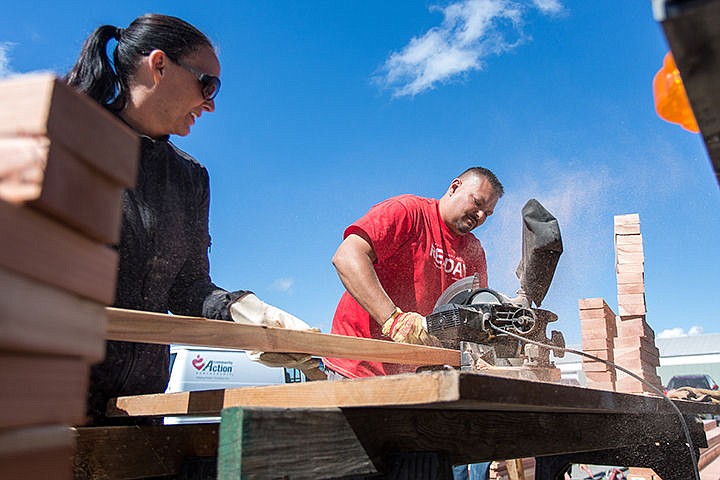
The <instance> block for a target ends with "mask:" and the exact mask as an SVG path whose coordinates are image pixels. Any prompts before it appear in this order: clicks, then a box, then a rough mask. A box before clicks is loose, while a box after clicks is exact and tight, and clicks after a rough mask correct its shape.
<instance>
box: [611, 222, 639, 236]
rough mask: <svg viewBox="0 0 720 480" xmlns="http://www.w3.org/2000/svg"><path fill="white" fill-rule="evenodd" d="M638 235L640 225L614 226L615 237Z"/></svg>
mask: <svg viewBox="0 0 720 480" xmlns="http://www.w3.org/2000/svg"><path fill="white" fill-rule="evenodd" d="M639 233H640V224H639V223H636V224H627V225H615V235H637V234H639Z"/></svg>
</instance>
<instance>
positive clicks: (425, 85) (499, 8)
mask: <svg viewBox="0 0 720 480" xmlns="http://www.w3.org/2000/svg"><path fill="white" fill-rule="evenodd" d="M531 4H532V7H534V8H537V9H538V10H540V12H542V13H544V14H549V13H557V12H559V11H560V10H561V9H562V5H560V3H559V1H558V0H533V1H532V2H531ZM432 9H433V10H440V11H442V13H443V17H444V18H443V21H442V23H441V25H440V26H438V27H433V28H431V29H430V30H428V31H427V32H426V33H425V34H424V35H422V36H419V37H414V38H412V39H411V40H410V43H408V45H406V46H405V47H404V48H403V49H402V50H400V51H399V52H393V53H392V54H391V55H390V58H388V59H387V60H386V61H385V64H384V65H383V67H382V69H381V74H380V75H378V77H376V80H377V82H378V83H380V84H381V85H383V86H385V87H388V88H391V89H393V91H394V93H393V96H396V97H399V96H405V95H416V94H418V93H422V92H424V91H426V90H428V89H431V88H434V87H435V85H437V84H438V83H443V82H447V81H449V80H451V79H453V78H456V77H457V76H458V75H460V74H463V73H466V72H470V71H473V70H480V69H482V68H483V63H482V59H483V58H485V57H488V56H490V55H492V54H500V53H503V52H506V51H509V50H512V49H513V48H515V47H517V46H518V45H520V44H521V43H522V42H523V41H524V40H525V36H524V34H523V32H522V23H523V18H522V17H523V14H524V13H525V12H526V11H527V5H525V4H522V3H520V2H517V1H512V0H462V1H458V2H455V3H452V4H450V5H448V6H446V7H444V8H440V7H432ZM508 26H509V27H510V28H507V27H508ZM511 37H512V38H511Z"/></svg>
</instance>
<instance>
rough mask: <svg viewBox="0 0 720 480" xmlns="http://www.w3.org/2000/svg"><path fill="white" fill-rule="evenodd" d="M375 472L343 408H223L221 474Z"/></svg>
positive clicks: (257, 476)
mask: <svg viewBox="0 0 720 480" xmlns="http://www.w3.org/2000/svg"><path fill="white" fill-rule="evenodd" d="M309 458H312V461H308V460H309ZM280 472H281V475H279V474H280ZM374 473H377V469H376V468H375V465H374V464H373V462H372V461H371V460H370V458H369V457H368V455H367V453H366V452H365V449H364V448H363V446H362V445H361V444H360V442H359V441H358V439H357V437H356V436H355V433H354V432H353V430H352V428H351V427H350V425H349V424H348V422H347V420H346V419H345V417H344V415H343V413H342V411H341V410H340V409H328V410H319V409H311V410H285V409H275V410H268V409H253V408H230V409H227V410H224V411H223V413H222V422H221V426H220V445H219V447H218V480H222V479H238V478H243V479H248V480H251V479H265V478H274V477H283V478H293V479H298V480H304V479H307V480H315V479H322V478H341V477H346V476H353V475H371V474H374Z"/></svg>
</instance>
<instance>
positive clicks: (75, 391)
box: [0, 74, 139, 480]
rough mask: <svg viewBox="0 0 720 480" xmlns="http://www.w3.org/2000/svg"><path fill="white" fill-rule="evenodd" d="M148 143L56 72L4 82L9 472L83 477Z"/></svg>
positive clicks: (0, 160) (3, 435)
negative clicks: (97, 376)
mask: <svg viewBox="0 0 720 480" xmlns="http://www.w3.org/2000/svg"><path fill="white" fill-rule="evenodd" d="M138 153H139V144H138V138H137V136H136V135H135V134H133V132H132V131H131V130H130V129H129V128H127V127H126V126H125V125H124V124H122V123H121V122H119V121H118V120H117V119H116V118H115V117H114V116H113V115H112V114H110V113H109V112H107V111H106V110H104V109H102V108H101V107H100V106H99V105H97V104H96V103H95V102H94V101H92V100H91V99H89V98H87V97H86V96H84V95H81V94H79V93H77V92H76V91H74V90H73V89H71V88H70V87H68V86H67V85H65V83H64V82H62V81H60V80H58V79H56V78H55V77H53V76H52V75H48V74H42V75H31V76H25V77H18V78H15V79H12V80H7V81H5V82H2V83H0V224H2V234H0V332H2V333H0V363H2V366H3V368H2V369H0V478H22V479H26V480H27V479H30V480H33V479H39V480H45V479H50V478H52V479H68V480H69V479H71V478H72V466H73V455H74V452H75V434H74V433H73V431H72V429H71V428H70V426H71V425H77V424H83V423H84V422H85V399H86V396H87V386H88V373H89V368H90V365H91V364H92V363H94V362H96V361H98V360H101V359H102V358H103V356H104V354H105V334H106V332H105V326H106V317H105V306H106V305H109V304H112V302H113V299H114V295H115V277H116V275H117V262H118V256H117V252H116V251H115V250H114V249H113V248H112V247H111V245H112V244H115V243H117V241H118V237H119V231H120V217H121V212H122V191H123V190H124V189H125V188H127V187H130V186H131V185H133V184H134V183H135V176H136V171H137V157H138Z"/></svg>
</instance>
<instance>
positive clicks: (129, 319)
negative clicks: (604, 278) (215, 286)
mask: <svg viewBox="0 0 720 480" xmlns="http://www.w3.org/2000/svg"><path fill="white" fill-rule="evenodd" d="M107 311H108V320H109V322H108V333H107V335H108V339H109V340H124V341H128V342H144V343H161V344H171V343H178V344H185V345H201V346H210V347H223V348H235V349H240V350H257V351H262V352H290V353H310V354H314V355H318V356H323V357H338V358H359V359H365V360H373V361H378V362H388V363H402V364H407V365H450V366H460V352H459V351H457V350H450V349H446V348H437V347H425V346H421V345H410V344H404V343H394V342H386V341H383V340H373V339H369V338H356V337H346V336H343V335H329V334H323V333H318V332H311V331H299V330H287V329H283V328H273V327H263V326H257V325H244V324H239V323H233V322H225V321H220V320H208V319H206V318H200V317H186V316H180V315H166V314H162V313H152V312H140V311H135V310H124V309H118V308H108V309H107Z"/></svg>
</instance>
